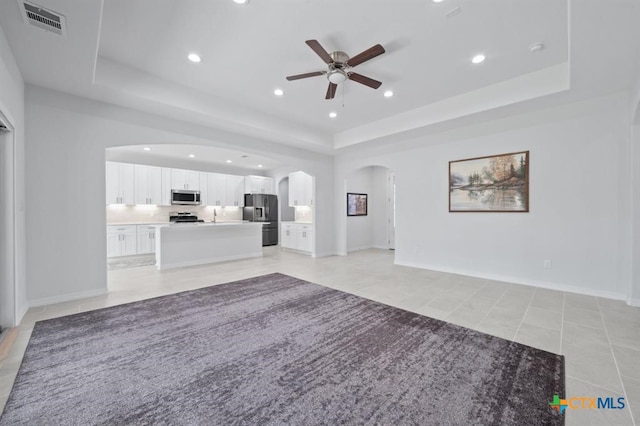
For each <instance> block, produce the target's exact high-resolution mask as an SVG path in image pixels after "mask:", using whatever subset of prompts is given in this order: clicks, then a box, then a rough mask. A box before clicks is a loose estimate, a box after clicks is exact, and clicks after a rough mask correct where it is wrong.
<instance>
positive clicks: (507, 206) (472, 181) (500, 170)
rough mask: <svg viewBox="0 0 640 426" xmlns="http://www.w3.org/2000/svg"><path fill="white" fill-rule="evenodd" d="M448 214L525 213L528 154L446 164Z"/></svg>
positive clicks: (472, 159) (500, 155)
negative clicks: (447, 173)
mask: <svg viewBox="0 0 640 426" xmlns="http://www.w3.org/2000/svg"><path fill="white" fill-rule="evenodd" d="M449 211H450V212H508V213H526V212H528V211H529V151H522V152H512V153H509V154H499V155H490V156H487V157H477V158H469V159H466V160H457V161H449Z"/></svg>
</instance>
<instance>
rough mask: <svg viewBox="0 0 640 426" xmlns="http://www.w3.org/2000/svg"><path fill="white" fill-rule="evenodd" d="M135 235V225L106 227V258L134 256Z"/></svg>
mask: <svg viewBox="0 0 640 426" xmlns="http://www.w3.org/2000/svg"><path fill="white" fill-rule="evenodd" d="M136 234H137V229H136V225H125V226H116V225H111V226H107V257H115V256H129V255H132V254H136V253H137V249H138V247H137V244H136V238H137V235H136Z"/></svg>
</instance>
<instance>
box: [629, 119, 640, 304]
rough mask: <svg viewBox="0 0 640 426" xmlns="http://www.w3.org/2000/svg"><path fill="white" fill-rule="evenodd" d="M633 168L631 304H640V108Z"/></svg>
mask: <svg viewBox="0 0 640 426" xmlns="http://www.w3.org/2000/svg"><path fill="white" fill-rule="evenodd" d="M631 137H632V140H631V151H632V155H631V169H632V171H633V172H632V182H633V186H632V188H633V189H632V191H633V192H632V202H633V204H632V217H633V219H632V230H633V231H632V232H631V235H632V243H631V265H632V269H631V285H630V291H629V292H630V296H629V298H630V299H631V304H632V305H634V306H640V110H639V111H638V112H637V116H636V122H635V124H634V125H633V127H632V133H631Z"/></svg>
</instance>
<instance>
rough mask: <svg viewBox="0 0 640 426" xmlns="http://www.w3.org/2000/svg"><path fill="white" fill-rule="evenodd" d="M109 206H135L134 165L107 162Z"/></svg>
mask: <svg viewBox="0 0 640 426" xmlns="http://www.w3.org/2000/svg"><path fill="white" fill-rule="evenodd" d="M105 169H106V181H107V187H106V195H107V204H129V205H132V204H134V192H135V190H134V182H135V180H134V165H133V164H128V163H115V162H112V161H107V162H106V163H105Z"/></svg>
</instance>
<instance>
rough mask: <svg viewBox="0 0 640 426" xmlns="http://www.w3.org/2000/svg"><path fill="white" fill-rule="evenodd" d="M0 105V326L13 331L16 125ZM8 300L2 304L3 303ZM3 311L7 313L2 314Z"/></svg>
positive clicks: (15, 231) (15, 306) (14, 302)
mask: <svg viewBox="0 0 640 426" xmlns="http://www.w3.org/2000/svg"><path fill="white" fill-rule="evenodd" d="M1 107H2V105H0V121H1V122H2V123H3V124H4V125H5V126H6V127H7V129H8V130H6V131H0V152H1V153H2V155H1V156H0V160H1V161H0V178H1V183H0V185H2V192H3V194H4V198H3V200H2V201H3V202H2V207H1V208H2V212H1V214H0V218H1V219H2V220H1V221H0V234H1V235H2V236H3V238H2V241H0V244H2V245H3V247H2V250H1V251H0V253H1V255H2V259H0V296H1V297H0V326H2V327H3V328H5V327H15V326H16V325H17V315H18V288H17V276H16V274H17V265H16V263H17V256H16V253H17V249H16V235H17V229H16V132H15V125H14V124H13V122H12V121H11V120H10V119H9V117H7V115H6V114H5V113H4V112H3V110H2V108H1ZM5 298H6V299H7V301H6V302H5V301H4V299H5ZM5 311H6V312H5Z"/></svg>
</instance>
